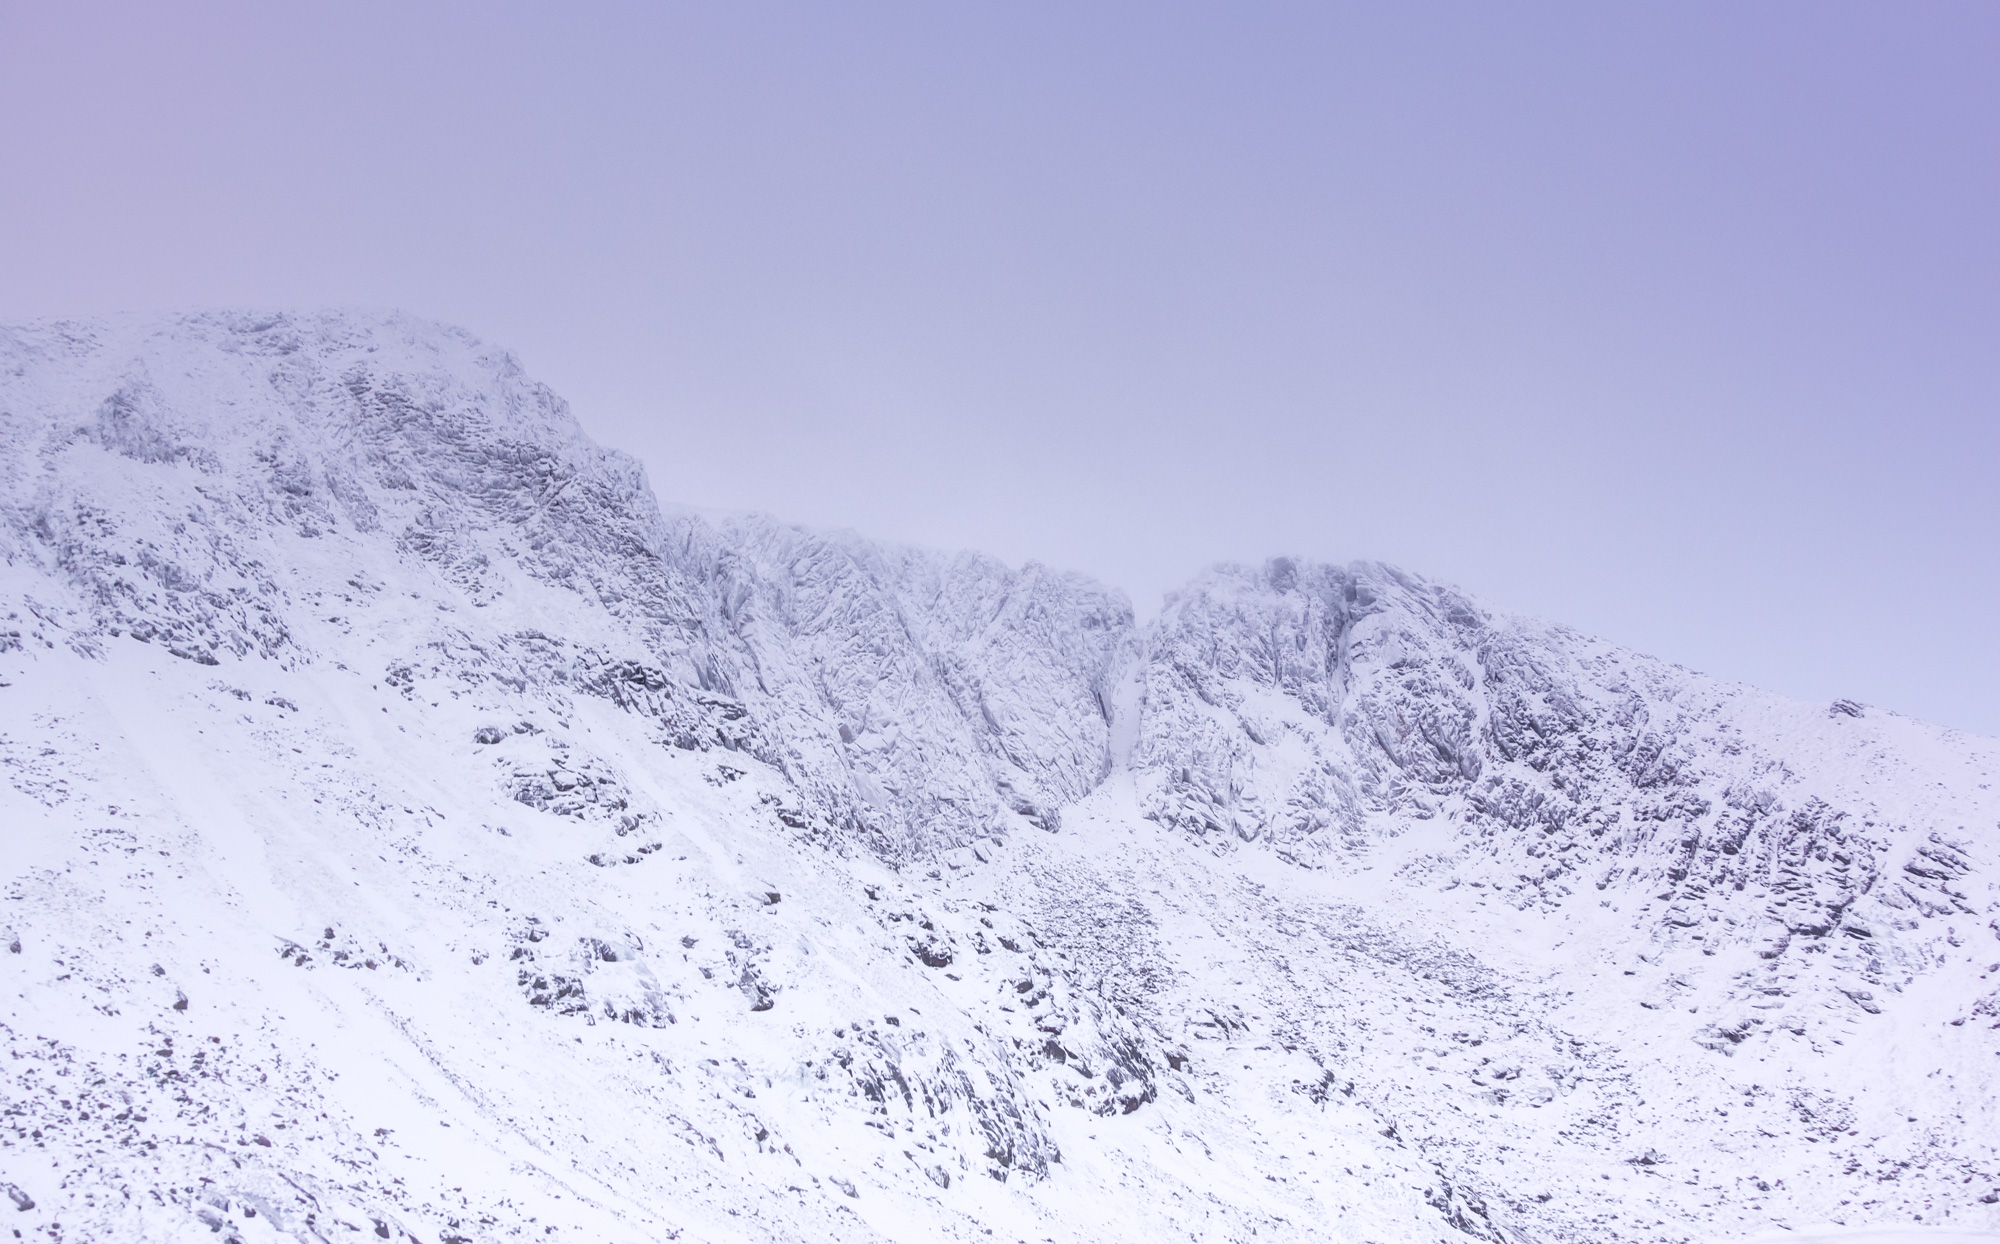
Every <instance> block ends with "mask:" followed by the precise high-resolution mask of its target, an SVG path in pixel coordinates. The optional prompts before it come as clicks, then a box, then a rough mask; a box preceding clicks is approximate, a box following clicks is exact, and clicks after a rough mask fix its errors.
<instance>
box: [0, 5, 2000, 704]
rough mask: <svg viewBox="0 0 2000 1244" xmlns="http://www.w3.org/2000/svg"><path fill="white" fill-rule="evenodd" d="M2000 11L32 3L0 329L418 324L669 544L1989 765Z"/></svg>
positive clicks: (22, 13) (3, 98) (5, 96)
mask: <svg viewBox="0 0 2000 1244" xmlns="http://www.w3.org/2000/svg"><path fill="white" fill-rule="evenodd" d="M1996 66H2000V6H1996V5H1993V4H1991V3H1989V2H1987V0H1980V2H1978V3H1950V2H1947V0H1938V2H1927V3H1925V4H1921V5H1888V4H1879V3H1871V4H1849V3H1839V2H1831V3H1829V2H1826V0H1814V2H1811V3H1791V2H1787V0H1768V2H1760V3H1757V4H1750V5H1746V4H1742V3H1740V2H1737V3H1726V4H1704V3H1699V2H1694V3H1677V4H1674V5H1605V4H1575V5H1543V4H1534V3H1523V4H1514V5H1493V4H1469V3H1468V4H1428V3H1421V2H1415V3H1398V4H1393V5H1390V4H1372V5H1342V4H1337V3H1325V2H1322V3H1313V4H1301V5H1285V4H1266V3H1257V2H1254V0H1251V2H1245V3H1227V4H1225V3H1215V4H1183V3H1154V4H1147V5H1123V4H1115V3H1102V4H1085V5H1077V4H1061V5H1058V4H1046V3H1035V2H1032V0H1031V2H1027V3H1010V4H1005V5H998V4H994V5H972V4H941V3H940V4H914V3H913V4H906V5H905V4H878V3H869V2H865V0H864V2H858V3H850V4H840V5H827V4H796V5H791V4H777V3H757V2H745V3H740V4H739V3H732V4H705V5H676V4H666V3H648V4H632V5H619V4H588V3H577V4H566V5H548V4H537V5H526V4H520V5H515V4H506V3H481V4H445V3H435V4H432V3H420V2H419V3H411V2H399V3H393V4H392V3H376V2H374V0H354V2H350V3H343V4H340V5H317V6H312V5H276V4H269V3H259V4H247V3H246V4H205V3H200V2H198V0H196V2H189V3H177V4H174V5H171V6H168V5H158V4H151V3H146V4H141V3H129V4H92V3H88V2H79V3H65V4H61V5H54V4H31V3H27V2H26V0H0V117H4V118H6V123H5V124H4V126H0V319H7V320H19V319H27V318H36V317H42V316H51V315H90V314H98V313H106V312H115V311H130V310H156V309H179V308H210V307H239V306H240V307H254V308H269V307H298V308H308V307H321V306H337V307H355V308H398V309H402V310H405V311H409V312H412V313H416V314H420V315H425V316H430V317H434V318H437V319H441V320H446V321H450V322H453V323H457V324H462V325H464V326H466V327H468V328H470V329H472V330H473V331H475V332H476V333H478V334H479V335H481V336H482V337H485V338H487V339H488V340H491V341H494V342H497V343H500V344H504V345H506V346H509V347H511V348H512V349H514V350H515V351H516V353H517V354H518V355H519V356H520V358H521V360H522V361H523V363H524V364H525V366H526V367H527V368H528V369H529V371H530V372H531V373H532V374H534V375H536V376H537V377H539V378H540V379H542V380H544V381H546V382H547V383H549V384H550V385H551V386H552V387H553V388H555V389H556V390H557V391H558V392H560V393H562V394H563V395H564V396H566V397H567V398H568V399H569V400H570V402H571V404H572V406H573V408H574V410H575V412H576V414H577V415H578V417H579V418H580V419H581V420H582V422H583V424H584V426H585V427H586V428H587V429H588V430H589V431H590V432H591V433H592V435H594V436H595V437H597V438H598V439H599V440H601V441H603V442H605V443H608V444H612V445H615V446H618V447H620V448H623V449H626V450H628V451H630V452H632V453H634V454H636V455H638V456H639V457H640V458H641V459H642V460H643V461H644V462H645V463H646V466H647V469H648V472H649V474H650V476H651V479H652V481H653V485H654V488H655V490H656V492H658V493H659V494H660V496H661V497H662V499H664V500H668V501H680V502H686V503H690V504H694V505H699V506H704V507H713V508H720V509H731V510H741V509H754V510H762V511H766V512H769V513H772V514H776V515H778V516H780V517H783V518H787V519H791V520H795V521H799V522H802V523H806V524H810V525H813V526H819V527H851V528H854V529H856V530H859V531H862V532H864V533H867V534H869V535H872V536H875V537H878V538H883V539H888V540H896V541H902V542H909V543H917V544H924V545H931V546H937V547H944V548H976V549H981V550H984V551H987V552H991V553H994V554H997V555H999V556H1001V557H1003V558H1005V559H1007V560H1009V561H1012V562H1017V563H1018V562H1022V561H1026V560H1031V559H1032V560H1037V561H1042V562H1047V563H1049V564H1052V565H1056V566H1060V567H1064V568H1068V569H1075V570H1080V571H1084V572H1087V573H1089V574H1091V575H1094V576H1096V577H1098V578H1100V579H1103V580H1105V581H1108V582H1110V583H1113V584H1115V585H1117V586H1119V587H1121V588H1123V589H1125V590H1126V591H1127V592H1128V593H1129V594H1130V595H1131V596H1132V598H1133V601H1134V604H1135V607H1136V608H1137V610H1138V612H1139V613H1140V615H1141V616H1142V617H1144V616H1148V615H1151V614H1152V613H1154V612H1156V611H1157V609H1158V608H1159V604H1160V601H1161V599H1162V597H1163V594H1164V593H1166V592H1169V591H1171V590H1173V589H1174V588H1175V587H1177V586H1178V585H1180V584H1182V583H1184V582H1185V581H1186V580H1187V579H1188V578H1190V577H1191V576H1192V575H1193V574H1194V573H1195V572H1196V571H1198V570H1199V569H1200V568H1202V567H1203V566H1206V565H1208V564H1211V563H1214V562H1217V561H1230V560H1233V561H1257V560H1261V559H1263V558H1265V557H1268V556H1273V555H1278V554H1289V555H1294V556H1304V557H1310V558H1317V559H1326V560H1338V561H1345V560H1349V559H1354V558H1372V559H1379V560H1384V561H1389V562H1392V563H1395V564H1397V565H1400V566H1403V567H1404V568H1406V569H1409V570H1412V571H1415V572H1417V573H1420V574H1424V575H1427V576H1429V577H1432V578H1435V579H1440V580H1444V581H1447V582H1451V583H1454V584H1457V585H1459V586H1461V587H1463V588H1465V589H1467V590H1469V591H1472V592H1474V593H1475V594H1477V595H1479V596H1481V597H1483V598H1484V599H1485V600H1487V601H1488V602H1489V603H1491V604H1493V605H1495V606H1497V607H1500V608H1504V609H1510V610H1515V611H1519V612H1525V613H1531V614H1538V615H1541V616H1544V617H1549V618H1553V619H1556V620H1560V621H1563V622H1567V623H1569V624H1571V625H1573V626H1576V627H1578V628H1580V629H1582V630H1585V631H1589V632H1592V633H1595V634H1598V635H1601V636H1603V637H1605V638H1607V639H1611V640H1614V641H1616V642H1619V643H1622V644H1625V645H1628V646H1631V647H1634V648H1637V649H1640V650H1642V651H1645V652H1650V653H1652V654H1654V655H1657V656H1660V657H1664V658H1667V659H1670V660H1674V661H1678V662H1681V663H1683V664H1685V665H1689V666H1691V667H1694V668H1696V669H1700V670H1703V671H1705V672H1708V673H1711V674H1716V675H1719V676H1722V677H1726V678H1732V679H1739V680H1742V681H1746V682H1751V683H1755V684H1758V685H1762V686H1766V687H1769V688H1772V689H1774V690H1778V691H1782V692H1785V693H1787V694H1790V695H1795V696H1799V697H1803V698H1807V699H1820V700H1824V699H1831V698H1835V697H1847V698H1853V699H1857V700H1861V701H1863V702H1866V703H1870V704H1877V705H1881V706H1883V707H1887V708H1892V709H1896V710H1898V711H1901V712H1905V713H1909V714H1911V715H1914V716H1918V717H1922V718H1926V719H1929V720H1933V721H1937V722H1941V723H1944V724H1947V725H1952V726H1956V727H1959V728H1962V729H1966V730H1969V731H1974V732H1977V733H1982V734H1987V735H2000V645H1996V642H1995V640H1996V638H1997V637H2000V625H1996V619H2000V479H1996V476H2000V223H1996V222H2000V70H1996V68H1995V67H1996Z"/></svg>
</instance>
